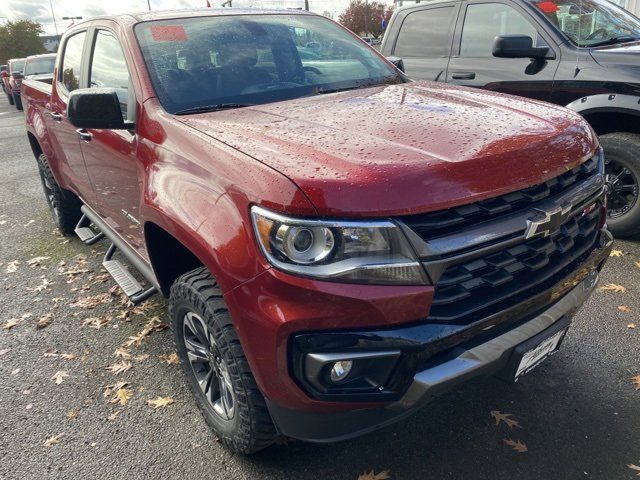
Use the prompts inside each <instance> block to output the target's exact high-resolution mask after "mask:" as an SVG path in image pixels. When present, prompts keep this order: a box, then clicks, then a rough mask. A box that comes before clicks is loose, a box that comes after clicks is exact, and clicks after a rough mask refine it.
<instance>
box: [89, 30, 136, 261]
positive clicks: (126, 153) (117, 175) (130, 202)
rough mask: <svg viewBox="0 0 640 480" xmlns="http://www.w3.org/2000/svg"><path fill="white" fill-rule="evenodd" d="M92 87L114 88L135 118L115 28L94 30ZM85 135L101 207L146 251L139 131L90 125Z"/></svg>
mask: <svg viewBox="0 0 640 480" xmlns="http://www.w3.org/2000/svg"><path fill="white" fill-rule="evenodd" d="M90 37H91V38H90V54H89V67H88V72H87V76H88V83H89V88H102V87H109V88H114V89H115V90H116V92H117V94H118V98H119V100H120V108H121V109H122V116H123V118H124V119H125V120H127V121H130V122H134V123H135V113H136V112H135V110H136V109H135V105H136V103H135V99H134V93H133V92H134V90H133V88H132V84H131V75H130V72H129V68H128V67H127V62H126V59H125V56H124V53H123V48H122V45H121V43H120V40H119V39H118V36H117V34H116V33H115V31H114V30H111V29H110V28H107V27H106V26H104V27H103V26H96V28H95V29H93V30H92V31H91V32H90ZM82 133H84V134H88V137H86V136H85V138H90V140H81V141H80V143H81V146H82V153H83V155H84V160H85V164H86V166H87V170H88V172H89V176H90V178H91V182H92V183H93V186H94V189H95V192H96V198H97V201H96V207H95V210H96V212H97V213H98V214H99V215H100V216H101V217H103V219H104V220H105V221H106V222H107V223H108V224H109V225H110V226H111V228H113V229H114V230H115V231H116V232H117V233H118V234H120V236H121V237H122V238H124V239H125V240H126V241H127V242H128V243H129V244H130V245H131V246H133V247H134V248H135V249H136V250H137V251H138V253H139V254H140V255H141V256H144V255H145V254H144V243H143V241H142V226H141V223H140V220H139V218H140V213H139V209H140V201H141V199H140V192H141V186H140V183H139V181H140V180H139V179H141V178H143V176H142V174H141V173H142V169H143V166H142V165H141V164H140V162H139V161H138V159H137V156H136V151H137V145H138V141H137V140H138V139H137V136H136V133H135V131H133V130H97V129H87V130H83V131H82Z"/></svg>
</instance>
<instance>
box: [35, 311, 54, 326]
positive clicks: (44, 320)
mask: <svg viewBox="0 0 640 480" xmlns="http://www.w3.org/2000/svg"><path fill="white" fill-rule="evenodd" d="M51 322H53V315H52V314H50V313H47V314H46V315H45V316H43V317H40V318H39V319H38V321H37V322H36V330H42V329H43V328H45V327H48V326H49V324H51Z"/></svg>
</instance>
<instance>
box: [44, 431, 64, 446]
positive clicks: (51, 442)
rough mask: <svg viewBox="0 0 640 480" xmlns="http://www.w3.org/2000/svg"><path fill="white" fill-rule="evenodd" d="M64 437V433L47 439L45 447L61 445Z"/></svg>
mask: <svg viewBox="0 0 640 480" xmlns="http://www.w3.org/2000/svg"><path fill="white" fill-rule="evenodd" d="M63 436H64V433H59V434H58V435H55V436H53V437H50V438H47V439H46V440H45V441H44V446H45V447H51V446H53V445H56V444H57V443H60V439H61V438H62V437H63Z"/></svg>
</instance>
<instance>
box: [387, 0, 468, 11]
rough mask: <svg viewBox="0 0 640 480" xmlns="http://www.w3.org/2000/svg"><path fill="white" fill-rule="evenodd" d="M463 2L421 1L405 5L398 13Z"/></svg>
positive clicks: (451, 0) (450, 0)
mask: <svg viewBox="0 0 640 480" xmlns="http://www.w3.org/2000/svg"><path fill="white" fill-rule="evenodd" d="M461 1H462V0H421V1H420V2H418V3H412V4H410V5H403V6H402V7H398V8H396V11H400V10H402V11H404V10H414V9H420V8H425V7H430V6H431V5H439V4H441V3H459V2H461Z"/></svg>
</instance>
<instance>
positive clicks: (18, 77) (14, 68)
mask: <svg viewBox="0 0 640 480" xmlns="http://www.w3.org/2000/svg"><path fill="white" fill-rule="evenodd" d="M25 60H26V59H25V58H12V59H11V60H9V61H8V62H7V67H8V69H7V70H6V71H4V72H2V73H0V75H2V83H3V84H4V92H5V94H6V95H7V99H8V100H9V104H10V105H15V106H16V108H17V109H18V110H22V103H21V102H20V83H21V82H22V70H23V69H24V62H25Z"/></svg>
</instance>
